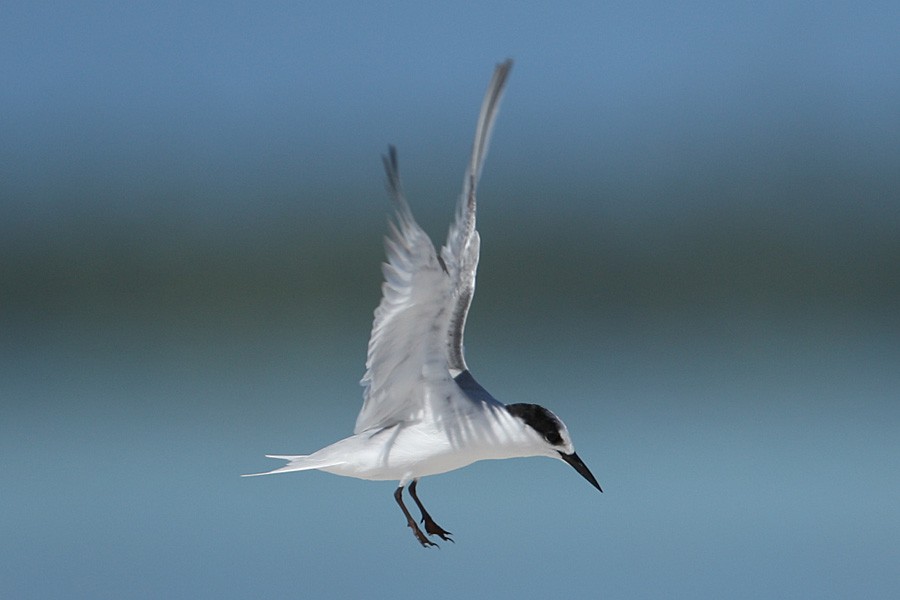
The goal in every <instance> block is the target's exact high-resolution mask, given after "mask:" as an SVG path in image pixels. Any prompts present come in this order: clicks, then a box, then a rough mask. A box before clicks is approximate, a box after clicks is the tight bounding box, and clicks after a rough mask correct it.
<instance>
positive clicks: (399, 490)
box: [394, 482, 437, 548]
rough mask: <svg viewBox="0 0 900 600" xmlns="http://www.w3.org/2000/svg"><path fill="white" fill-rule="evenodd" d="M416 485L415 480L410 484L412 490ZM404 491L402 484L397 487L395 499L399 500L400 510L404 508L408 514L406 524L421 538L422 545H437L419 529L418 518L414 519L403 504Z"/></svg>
mask: <svg viewBox="0 0 900 600" xmlns="http://www.w3.org/2000/svg"><path fill="white" fill-rule="evenodd" d="M415 485H416V484H415V482H413V484H412V485H411V486H410V488H409V489H410V490H412V489H413V488H414V487H415ZM402 493H403V486H402V485H401V486H400V487H398V488H397V491H395V492H394V500H396V501H397V504H399V505H400V510H402V511H403V514H404V516H406V524H407V525H408V526H409V528H410V529H412V530H413V535H414V536H416V539H417V540H419V543H420V544H422V546H423V547H425V548H427V547H429V546H437V544H435V543H434V542H432V541H431V540H429V539H428V538H427V537H425V534H424V533H422V530H421V529H419V526H418V525H416V520H415V519H413V518H412V515H411V514H409V511H408V510H406V505H405V504H403V498H402V496H401V494H402ZM413 498H415V496H413ZM418 503H419V501H418V499H417V500H416V504H418ZM420 506H421V505H420ZM426 527H427V526H426ZM429 533H430V532H429Z"/></svg>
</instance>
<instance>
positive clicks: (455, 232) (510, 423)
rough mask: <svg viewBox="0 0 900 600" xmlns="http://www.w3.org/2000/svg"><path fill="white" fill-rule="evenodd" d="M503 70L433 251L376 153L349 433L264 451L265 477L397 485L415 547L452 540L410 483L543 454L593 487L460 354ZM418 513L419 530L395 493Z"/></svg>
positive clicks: (532, 415)
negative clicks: (297, 474) (370, 283)
mask: <svg viewBox="0 0 900 600" xmlns="http://www.w3.org/2000/svg"><path fill="white" fill-rule="evenodd" d="M511 68H512V61H511V60H507V61H505V62H503V63H501V64H499V65H497V66H496V68H495V70H494V74H493V78H492V79H491V82H490V85H489V86H488V89H487V92H486V94H485V97H484V100H483V102H482V105H481V113H480V114H479V116H478V124H477V126H476V128H475V141H474V143H473V145H472V155H471V158H470V160H469V165H468V168H467V169H466V173H465V179H464V181H463V190H462V194H461V195H460V198H459V201H458V204H457V208H456V218H455V220H454V222H453V223H452V225H451V226H450V230H449V232H448V234H447V241H446V243H445V244H444V246H443V247H442V248H441V250H440V252H437V251H436V249H435V247H434V245H433V244H432V242H431V240H430V238H429V237H428V235H427V234H426V233H425V231H423V230H422V228H421V227H419V225H418V223H416V220H415V219H414V218H413V215H412V212H411V211H410V208H409V205H408V204H407V201H406V198H405V196H404V194H403V189H402V187H401V185H400V175H399V170H398V166H397V151H396V149H395V148H394V147H393V146H391V147H389V151H388V154H387V155H386V156H383V157H382V158H383V161H384V168H385V171H386V173H387V187H388V191H389V193H390V196H391V199H392V200H393V203H394V207H395V210H396V214H395V221H392V222H391V223H390V232H389V235H388V236H387V237H386V238H385V246H386V253H387V262H386V263H384V265H383V267H382V271H383V274H384V283H383V284H382V298H381V303H380V304H379V305H378V308H377V309H376V310H375V318H374V323H373V325H372V335H371V338H370V339H369V349H368V355H367V359H366V373H365V375H364V376H363V378H362V381H361V382H360V383H361V385H362V386H363V387H364V388H365V391H364V394H363V398H364V399H363V406H362V410H360V412H359V416H358V417H357V418H356V427H355V428H354V429H353V435H352V436H350V437H347V438H344V439H342V440H340V441H338V442H335V443H334V444H331V445H330V446H327V447H325V448H322V449H321V450H319V451H317V452H314V453H312V454H308V455H296V456H294V455H292V456H286V455H268V457H269V458H276V459H282V460H286V461H288V462H287V464H285V465H284V466H282V467H281V468H278V469H275V470H273V471H269V472H268V473H255V474H254V475H269V474H273V473H288V472H291V471H307V470H311V469H318V470H320V471H325V472H327V473H334V474H335V475H343V476H347V477H357V478H360V479H368V480H395V481H399V485H398V487H397V489H396V490H395V491H394V499H395V500H396V501H397V504H398V505H399V506H400V509H401V510H402V511H403V515H404V517H405V518H406V523H407V525H408V526H409V528H410V529H411V530H412V533H413V535H414V536H415V538H416V540H418V541H419V543H421V544H422V546H425V547H428V546H435V545H436V544H435V543H434V542H433V541H431V540H430V539H429V538H428V537H427V536H426V535H425V534H428V536H437V537H439V538H441V539H442V540H445V541H453V539H452V538H451V537H450V536H451V535H452V534H451V533H450V532H449V531H446V530H445V529H444V528H443V527H441V526H440V525H438V524H437V523H436V522H435V521H434V519H433V518H432V517H431V515H430V514H429V513H428V511H427V510H425V507H424V506H423V504H422V501H421V500H420V499H419V496H418V493H417V489H416V486H417V485H418V482H419V479H421V478H422V477H426V476H429V475H438V474H440V473H446V472H448V471H452V470H454V469H459V468H462V467H465V466H467V465H470V464H472V463H473V462H476V461H479V460H486V459H501V458H516V457H528V456H549V457H551V458H557V459H560V460H563V461H565V462H567V463H568V464H570V465H571V466H572V467H574V468H575V470H576V471H577V472H578V473H579V474H580V475H581V476H582V477H584V478H585V479H587V480H588V481H589V482H590V484H591V485H593V486H594V487H595V488H597V489H598V490H600V491H601V492H602V491H603V490H602V489H601V488H600V484H599V483H597V480H596V478H594V476H593V475H592V474H591V472H590V470H589V469H588V468H587V466H586V465H585V464H584V462H583V461H582V460H581V459H580V458H579V457H578V454H576V453H575V447H574V445H573V444H572V438H571V437H570V435H569V431H568V429H566V426H565V425H564V424H563V422H562V421H561V420H560V419H559V417H557V416H556V415H555V414H553V413H552V412H550V410H548V409H546V408H544V407H543V406H539V405H537V404H503V403H501V402H499V401H498V400H496V399H495V398H494V397H493V396H492V395H491V394H490V393H488V391H487V390H485V389H484V388H483V387H481V385H479V384H478V382H477V381H475V378H474V377H473V376H472V373H471V372H470V371H469V368H468V366H467V365H466V360H465V356H464V354H463V332H464V330H465V325H466V315H467V314H468V312H469V306H470V305H471V303H472V295H473V293H474V291H475V272H476V269H477V267H478V255H479V239H480V238H479V235H478V231H477V230H476V228H475V208H476V203H475V192H476V188H477V186H478V180H479V178H480V176H481V170H482V166H483V164H484V158H485V154H486V153H487V149H488V143H489V141H490V138H491V130H492V129H493V126H494V120H495V118H496V116H497V110H498V108H499V105H500V99H501V97H502V95H503V91H504V88H505V86H506V80H507V77H508V76H509V72H510V69H511ZM407 486H408V491H409V495H410V496H411V497H412V499H413V501H414V502H415V503H416V506H417V507H418V509H419V511H420V512H421V523H422V524H423V526H424V528H425V532H424V533H423V532H422V530H421V529H420V528H419V525H418V524H417V522H416V520H415V519H414V518H413V517H412V515H411V514H410V512H409V510H408V509H407V507H406V505H405V504H404V502H403V490H404V488H406V487H407Z"/></svg>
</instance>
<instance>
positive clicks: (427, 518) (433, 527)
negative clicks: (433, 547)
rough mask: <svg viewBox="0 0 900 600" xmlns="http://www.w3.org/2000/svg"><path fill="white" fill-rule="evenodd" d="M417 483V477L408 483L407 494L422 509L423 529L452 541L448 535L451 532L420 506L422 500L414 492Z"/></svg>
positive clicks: (446, 540)
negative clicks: (445, 529)
mask: <svg viewBox="0 0 900 600" xmlns="http://www.w3.org/2000/svg"><path fill="white" fill-rule="evenodd" d="M418 483H419V480H418V479H413V482H412V483H411V484H409V495H410V496H412V499H413V500H415V501H416V506H418V507H419V510H420V511H422V523H424V524H425V531H427V532H428V535H436V536H438V537H440V538H441V539H442V540H444V541H445V542H453V538H451V537H450V536H451V535H453V534H452V533H450V532H449V531H444V528H443V527H441V526H440V525H438V524H437V523H435V522H434V519H432V518H431V515H429V514H428V511H427V510H425V507H424V506H422V502H421V501H420V500H419V496H418V494H416V484H418ZM454 543H455V542H454Z"/></svg>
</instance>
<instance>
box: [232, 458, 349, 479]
mask: <svg viewBox="0 0 900 600" xmlns="http://www.w3.org/2000/svg"><path fill="white" fill-rule="evenodd" d="M266 458H277V459H279V460H286V461H288V464H286V465H284V466H283V467H279V468H277V469H275V470H273V471H266V472H265V473H248V474H246V475H241V477H257V476H259V475H274V474H275V473H290V472H291V471H310V470H312V469H321V468H323V467H333V466H334V465H339V464H341V463H342V462H344V461H342V460H326V459H321V458H314V457H313V456H311V455H307V454H299V455H297V456H281V455H277V454H266Z"/></svg>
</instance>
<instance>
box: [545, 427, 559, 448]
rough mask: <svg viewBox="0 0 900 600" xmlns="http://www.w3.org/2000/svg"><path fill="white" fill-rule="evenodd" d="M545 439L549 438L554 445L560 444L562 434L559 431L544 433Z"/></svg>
mask: <svg viewBox="0 0 900 600" xmlns="http://www.w3.org/2000/svg"><path fill="white" fill-rule="evenodd" d="M544 439H545V440H547V442H548V443H550V444H553V445H554V446H558V445H559V444H561V443H562V436H561V435H559V432H558V431H550V432H548V433H547V434H545V435H544Z"/></svg>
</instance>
